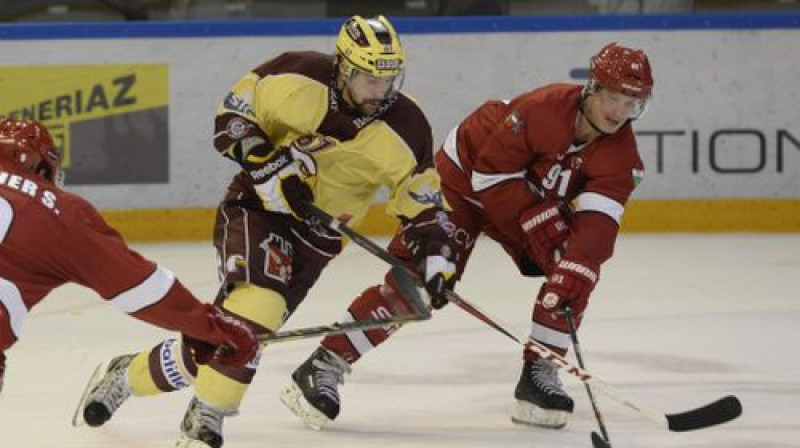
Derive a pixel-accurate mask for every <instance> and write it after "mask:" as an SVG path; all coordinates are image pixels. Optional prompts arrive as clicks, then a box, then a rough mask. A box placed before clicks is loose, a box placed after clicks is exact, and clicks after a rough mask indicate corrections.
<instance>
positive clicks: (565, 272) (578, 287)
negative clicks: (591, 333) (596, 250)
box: [536, 257, 600, 319]
mask: <svg viewBox="0 0 800 448" xmlns="http://www.w3.org/2000/svg"><path fill="white" fill-rule="evenodd" d="M599 275H600V265H598V264H597V263H595V262H593V261H591V260H587V259H579V258H570V257H568V258H564V259H563V260H561V261H559V262H558V264H556V265H555V268H554V269H553V273H552V274H550V276H549V277H548V279H547V282H545V284H544V285H543V287H542V290H541V292H540V293H539V297H538V298H537V300H536V305H537V306H541V307H542V308H543V309H544V310H545V311H549V312H552V313H553V318H554V319H556V318H560V317H561V315H560V313H559V311H561V310H563V309H564V308H565V307H566V306H567V305H569V307H570V308H571V309H572V312H573V314H574V315H575V319H580V317H581V316H582V315H583V311H584V310H586V305H587V304H588V303H589V295H590V294H591V293H592V290H594V285H595V284H597V279H598V278H599Z"/></svg>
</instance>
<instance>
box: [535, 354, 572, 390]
mask: <svg viewBox="0 0 800 448" xmlns="http://www.w3.org/2000/svg"><path fill="white" fill-rule="evenodd" d="M529 374H530V378H531V382H533V384H535V385H536V386H537V387H538V388H539V389H541V390H542V391H544V392H545V393H546V394H548V395H565V394H564V390H563V389H562V384H561V380H560V379H559V378H558V369H557V368H556V366H555V365H553V363H551V362H550V361H548V360H546V359H539V360H537V361H535V362H533V363H532V364H531V370H530V372H529Z"/></svg>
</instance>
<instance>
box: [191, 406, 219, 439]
mask: <svg viewBox="0 0 800 448" xmlns="http://www.w3.org/2000/svg"><path fill="white" fill-rule="evenodd" d="M192 413H193V414H194V418H195V421H196V423H197V425H196V426H194V428H195V430H196V431H198V432H199V431H200V429H201V428H204V429H205V430H207V431H213V432H214V433H216V434H222V418H223V417H224V416H225V413H224V412H222V411H219V410H217V409H214V408H212V407H211V406H209V405H207V404H205V403H203V402H202V401H200V400H197V399H195V400H194V403H193V406H192Z"/></svg>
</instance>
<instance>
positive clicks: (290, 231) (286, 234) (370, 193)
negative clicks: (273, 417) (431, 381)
mask: <svg viewBox="0 0 800 448" xmlns="http://www.w3.org/2000/svg"><path fill="white" fill-rule="evenodd" d="M404 76H405V54H404V51H403V47H402V45H401V43H400V40H399V37H398V36H397V33H396V32H395V30H394V28H393V27H392V25H391V23H390V22H389V21H388V20H387V19H386V18H385V17H383V16H378V17H372V18H364V17H360V16H353V17H351V18H349V19H348V20H347V21H346V22H345V23H344V25H343V26H342V27H341V30H340V32H339V36H338V38H337V40H336V50H335V52H334V54H323V53H319V52H315V51H294V52H286V53H283V54H281V55H279V56H277V57H275V58H273V59H271V60H269V61H267V62H265V63H264V64H262V65H260V66H258V67H256V68H254V69H253V70H251V71H249V72H247V73H246V74H245V75H244V76H243V77H242V78H241V79H240V80H239V81H238V82H236V83H235V84H234V85H233V87H232V88H231V90H230V91H229V92H228V93H227V94H226V95H225V97H224V99H223V101H222V103H221V104H220V106H219V108H218V110H217V114H216V117H215V120H214V124H215V126H214V129H215V130H214V132H215V134H214V146H215V148H216V150H217V151H219V152H220V153H221V154H222V155H223V156H224V157H226V158H228V159H230V160H231V161H232V162H234V163H237V164H238V165H239V166H240V167H241V171H240V172H239V173H238V174H237V175H236V176H235V177H234V179H233V181H232V182H231V184H230V186H229V187H228V194H227V196H226V197H225V199H224V200H223V202H222V204H220V207H219V212H218V215H217V224H216V227H215V235H214V244H215V246H216V247H217V253H218V255H219V260H220V274H221V276H222V277H223V278H224V280H223V284H222V287H221V289H220V294H219V302H218V303H219V304H220V306H221V307H222V308H224V309H226V310H229V311H231V312H233V313H235V314H236V315H237V316H240V317H242V318H243V319H245V320H247V322H248V323H249V324H250V325H251V327H253V328H254V329H255V331H257V332H262V333H267V332H274V331H278V330H279V329H280V328H281V327H282V326H283V323H284V321H285V319H287V318H288V317H289V315H291V314H292V313H294V312H295V310H296V309H297V308H298V306H299V305H300V304H301V302H302V301H303V300H304V299H305V297H306V294H307V293H308V291H309V290H310V289H311V288H312V287H313V285H314V284H315V282H316V281H317V279H318V278H319V276H320V275H321V273H322V271H323V270H324V268H325V267H326V266H327V264H328V262H329V261H330V260H331V259H333V258H334V257H336V256H337V255H338V254H339V253H340V251H341V249H342V240H341V236H340V235H339V234H338V233H335V232H333V231H332V230H330V229H326V228H324V227H323V226H321V225H320V224H319V223H318V222H317V221H315V220H313V219H307V217H306V216H305V215H304V210H303V204H304V203H306V202H309V201H313V203H314V205H316V206H318V207H320V208H321V209H323V210H325V211H326V212H328V213H330V214H332V215H334V216H341V215H342V214H347V215H349V216H350V217H351V218H350V224H351V225H358V224H359V223H360V222H363V220H364V219H365V217H366V214H367V211H368V210H369V207H370V205H371V204H372V202H373V198H374V196H375V194H376V193H377V192H378V191H379V190H380V189H382V188H386V189H387V190H388V191H389V194H390V200H389V203H388V206H387V211H388V213H390V214H391V215H394V216H397V217H398V218H400V220H401V221H402V222H403V223H404V224H405V229H406V231H405V232H404V235H406V237H407V238H408V239H409V240H411V241H414V242H415V244H416V248H417V250H416V252H415V254H414V255H415V257H416V258H418V259H419V260H425V261H426V266H427V268H426V269H425V270H424V272H423V274H424V276H425V278H426V280H427V282H426V283H427V286H428V289H429V290H430V291H432V292H433V293H434V294H436V293H442V292H443V290H444V288H445V286H446V284H447V282H448V281H449V280H450V279H451V278H452V277H453V275H454V274H455V265H454V263H453V262H452V260H449V259H448V257H449V255H451V252H449V251H446V249H445V247H444V242H445V241H446V239H447V233H446V231H445V229H444V227H443V224H444V223H445V222H446V212H445V210H444V209H445V208H446V204H445V203H444V202H443V201H442V193H441V188H440V181H439V176H438V175H437V174H436V170H435V168H434V166H433V149H434V148H433V135H432V131H431V127H430V124H429V123H428V120H427V118H426V117H425V115H424V114H423V112H422V110H421V109H420V108H419V106H418V105H417V104H416V102H415V101H414V100H413V99H411V98H410V97H409V96H407V95H405V94H404V93H403V92H401V91H400V90H399V89H400V86H401V84H402V80H403V77H404ZM388 278H389V280H388V283H389V286H387V290H393V287H392V286H391V285H392V277H388ZM400 307H401V308H402V307H403V304H402V303H400ZM408 311H411V309H410V308H409V310H408ZM165 351H166V352H169V353H173V352H176V351H180V345H179V344H176V343H175V342H174V341H165V342H164V343H162V344H159V345H158V346H156V347H155V348H153V349H152V350H148V351H145V352H142V353H140V354H138V355H136V358H135V360H134V361H133V362H132V363H131V367H129V368H128V376H127V380H128V381H129V382H130V386H131V387H132V389H133V390H134V395H138V396H141V395H147V394H156V393H160V392H169V391H173V390H177V389H181V388H184V387H187V386H189V385H190V384H192V383H194V397H193V398H192V400H191V402H190V404H189V408H188V409H187V411H186V413H185V414H184V418H183V421H182V424H181V436H180V440H179V441H178V444H177V446H179V447H211V448H219V447H220V446H222V445H223V436H222V426H223V422H224V420H225V418H226V417H227V416H231V415H235V414H236V413H237V410H238V409H239V406H240V404H241V401H242V400H243V398H244V396H245V393H246V391H247V388H248V387H249V385H250V382H251V381H252V378H253V376H254V375H255V372H256V368H257V367H258V364H259V362H260V358H257V359H256V360H254V361H253V362H252V363H250V364H248V365H247V366H245V367H242V368H236V369H234V368H229V367H226V366H220V365H218V364H217V363H213V362H212V363H210V364H209V365H208V366H201V367H200V368H197V369H194V370H193V369H192V366H186V365H183V366H181V367H180V368H177V369H176V368H173V366H172V365H170V366H167V365H165V364H164V362H163V361H162V359H161V358H163V356H161V354H163V353H164V352H165ZM314 364H315V366H318V367H319V368H320V369H323V370H324V371H325V372H337V371H339V370H340V369H343V368H345V366H346V365H347V364H346V362H344V361H343V360H341V359H338V358H337V357H335V356H334V355H333V354H330V353H328V352H326V351H320V352H319V353H317V354H316V355H315V363H314ZM311 376H313V375H311ZM110 382H113V379H112V380H111V381H110ZM101 399H102V397H99V396H98V397H97V400H101ZM293 401H294V400H293V399H292V398H291V397H289V398H287V399H286V402H288V403H292V402H293Z"/></svg>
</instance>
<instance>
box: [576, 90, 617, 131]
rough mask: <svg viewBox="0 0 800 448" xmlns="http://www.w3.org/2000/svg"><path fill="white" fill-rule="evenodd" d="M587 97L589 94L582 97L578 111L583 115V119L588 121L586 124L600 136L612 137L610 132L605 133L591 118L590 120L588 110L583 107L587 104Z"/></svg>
mask: <svg viewBox="0 0 800 448" xmlns="http://www.w3.org/2000/svg"><path fill="white" fill-rule="evenodd" d="M587 96H588V94H587V95H583V96H581V101H580V102H579V103H578V111H580V113H581V115H583V118H585V119H586V122H587V123H589V126H591V127H592V129H594V130H595V132H597V133H598V134H600V135H611V134H609V133H608V132H605V131H604V130H602V129H600V128H599V127H597V125H596V124H594V122H593V121H592V119H591V118H589V115H588V114H587V113H586V110H585V109H584V108H583V106H584V104H585V103H584V100H586V97H587Z"/></svg>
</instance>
